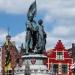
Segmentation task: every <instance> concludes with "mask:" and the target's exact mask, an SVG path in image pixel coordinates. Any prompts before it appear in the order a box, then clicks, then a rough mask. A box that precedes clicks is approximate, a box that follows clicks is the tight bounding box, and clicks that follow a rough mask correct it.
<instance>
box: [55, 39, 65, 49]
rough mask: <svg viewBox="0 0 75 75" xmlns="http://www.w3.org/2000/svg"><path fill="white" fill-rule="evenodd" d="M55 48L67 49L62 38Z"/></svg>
mask: <svg viewBox="0 0 75 75" xmlns="http://www.w3.org/2000/svg"><path fill="white" fill-rule="evenodd" d="M55 49H57V50H63V49H64V50H65V47H64V45H63V44H62V42H61V40H58V42H57V44H56V46H55Z"/></svg>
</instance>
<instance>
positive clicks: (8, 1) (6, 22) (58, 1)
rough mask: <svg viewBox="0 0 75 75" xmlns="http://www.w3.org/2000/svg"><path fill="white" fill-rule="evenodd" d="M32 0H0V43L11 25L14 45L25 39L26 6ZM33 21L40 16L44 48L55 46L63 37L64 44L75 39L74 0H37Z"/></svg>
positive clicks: (67, 45) (69, 43) (27, 6)
mask: <svg viewBox="0 0 75 75" xmlns="http://www.w3.org/2000/svg"><path fill="white" fill-rule="evenodd" d="M33 1H34V0H0V46H1V45H2V44H3V43H4V41H5V36H6V35H7V29H8V27H9V28H10V34H11V36H12V39H11V40H12V41H15V43H16V45H17V47H19V46H20V45H21V43H22V42H23V43H24V40H25V23H26V20H27V18H26V15H27V11H28V8H29V6H30V5H31V3H32V2H33ZM36 1H37V16H36V17H35V20H36V22H37V21H38V20H39V19H43V21H44V27H45V31H46V33H47V45H46V49H51V48H54V46H55V44H56V42H57V40H62V42H63V43H64V44H65V47H66V48H69V47H71V44H72V43H73V42H75V1H74V0H36Z"/></svg>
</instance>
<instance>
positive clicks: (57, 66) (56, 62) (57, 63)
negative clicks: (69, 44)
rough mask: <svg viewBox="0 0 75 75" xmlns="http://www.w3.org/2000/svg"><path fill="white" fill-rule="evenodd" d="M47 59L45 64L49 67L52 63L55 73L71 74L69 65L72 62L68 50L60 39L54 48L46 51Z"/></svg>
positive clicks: (59, 74)
mask: <svg viewBox="0 0 75 75" xmlns="http://www.w3.org/2000/svg"><path fill="white" fill-rule="evenodd" d="M47 56H48V61H47V66H48V69H50V66H51V64H53V72H54V73H56V74H57V75H72V72H71V71H70V66H71V64H72V63H73V60H72V58H71V57H70V55H69V52H68V51H67V50H66V49H65V47H64V46H63V44H62V42H61V40H59V41H58V42H57V44H56V46H55V48H54V49H52V50H49V51H48V52H47Z"/></svg>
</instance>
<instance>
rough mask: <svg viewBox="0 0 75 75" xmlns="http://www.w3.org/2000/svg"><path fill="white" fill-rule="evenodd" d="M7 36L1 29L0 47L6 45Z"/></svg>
mask: <svg viewBox="0 0 75 75" xmlns="http://www.w3.org/2000/svg"><path fill="white" fill-rule="evenodd" d="M6 35H7V31H6V30H4V29H1V28H0V46H2V44H3V43H4V41H5V38H6Z"/></svg>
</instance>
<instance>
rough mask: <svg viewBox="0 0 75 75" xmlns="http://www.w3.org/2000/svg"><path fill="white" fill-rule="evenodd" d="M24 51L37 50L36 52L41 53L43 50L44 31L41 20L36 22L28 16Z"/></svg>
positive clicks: (44, 42) (44, 41)
mask: <svg viewBox="0 0 75 75" xmlns="http://www.w3.org/2000/svg"><path fill="white" fill-rule="evenodd" d="M26 29H27V32H26V53H28V52H32V53H34V50H37V51H36V52H37V53H42V51H44V50H45V44H46V33H45V31H44V27H43V21H42V20H39V21H38V24H37V23H36V22H35V21H34V20H33V17H28V21H27V23H26Z"/></svg>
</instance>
